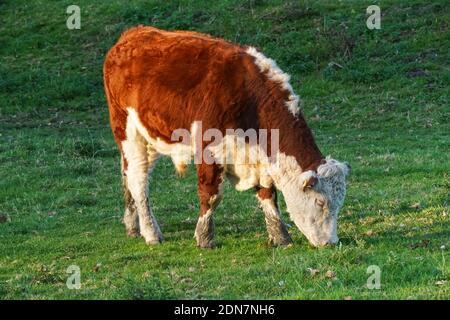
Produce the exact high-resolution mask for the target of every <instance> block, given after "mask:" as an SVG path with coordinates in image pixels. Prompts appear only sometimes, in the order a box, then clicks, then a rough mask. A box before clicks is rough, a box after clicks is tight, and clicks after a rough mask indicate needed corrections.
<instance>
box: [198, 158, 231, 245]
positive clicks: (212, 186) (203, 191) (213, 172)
mask: <svg viewBox="0 0 450 320" xmlns="http://www.w3.org/2000/svg"><path fill="white" fill-rule="evenodd" d="M197 176H198V196H199V200H200V216H199V218H198V222H197V227H196V228H195V239H196V240H197V245H198V246H199V247H200V248H212V247H214V245H215V243H214V221H213V217H212V215H213V213H214V210H215V208H216V207H217V205H218V204H219V202H220V200H221V198H222V190H221V189H222V186H223V180H224V177H223V168H222V167H219V166H218V165H216V164H212V165H208V164H200V165H197Z"/></svg>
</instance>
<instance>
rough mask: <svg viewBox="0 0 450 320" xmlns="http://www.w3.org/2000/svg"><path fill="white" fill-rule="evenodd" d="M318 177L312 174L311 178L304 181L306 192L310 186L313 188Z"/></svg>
mask: <svg viewBox="0 0 450 320" xmlns="http://www.w3.org/2000/svg"><path fill="white" fill-rule="evenodd" d="M317 181H318V180H317V177H315V176H310V177H309V178H307V179H305V181H303V192H305V191H306V190H307V189H308V188H312V187H314V186H315V185H316V184H317Z"/></svg>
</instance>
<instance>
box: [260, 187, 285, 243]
mask: <svg viewBox="0 0 450 320" xmlns="http://www.w3.org/2000/svg"><path fill="white" fill-rule="evenodd" d="M256 197H257V198H258V200H259V203H260V205H261V207H262V209H263V211H264V216H265V220H266V227H267V232H268V233H269V243H270V244H272V245H289V244H291V243H292V239H291V237H290V236H289V233H288V231H287V229H286V226H285V224H284V223H283V221H282V220H281V216H280V210H279V209H278V205H277V193H276V190H275V189H274V188H258V189H257V192H256Z"/></svg>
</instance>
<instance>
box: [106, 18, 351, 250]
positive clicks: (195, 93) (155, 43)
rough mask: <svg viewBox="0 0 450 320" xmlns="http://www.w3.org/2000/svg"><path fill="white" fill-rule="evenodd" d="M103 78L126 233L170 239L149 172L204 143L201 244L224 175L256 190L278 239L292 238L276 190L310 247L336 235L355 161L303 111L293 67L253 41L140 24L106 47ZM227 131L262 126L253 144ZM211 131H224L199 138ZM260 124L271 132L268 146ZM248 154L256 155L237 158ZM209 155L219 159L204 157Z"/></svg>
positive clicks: (209, 238) (181, 159)
mask: <svg viewBox="0 0 450 320" xmlns="http://www.w3.org/2000/svg"><path fill="white" fill-rule="evenodd" d="M104 83H105V90H106V96H107V100H108V105H109V112H110V122H111V128H112V131H113V133H114V137H115V140H116V142H117V144H118V146H119V149H120V153H121V160H122V177H123V185H124V190H125V216H124V223H125V226H126V229H127V232H128V235H130V236H135V235H138V234H139V233H140V234H141V235H142V236H143V237H144V238H145V241H146V242H147V243H148V244H158V243H161V242H162V241H163V237H162V234H161V231H160V228H159V226H158V223H157V222H156V219H155V216H154V214H153V212H152V210H151V208H150V207H149V205H148V172H149V171H151V170H152V168H153V167H154V165H155V163H156V160H157V159H158V157H159V156H160V155H168V156H170V157H171V158H172V160H173V162H174V164H175V167H176V169H177V171H179V172H180V173H182V172H183V171H184V170H185V169H186V167H187V164H188V162H189V161H191V157H194V156H195V154H196V152H194V150H200V154H201V156H200V159H199V160H200V161H197V162H196V169H197V176H198V196H199V200H200V217H199V220H198V223H197V227H196V230H195V238H196V240H197V244H198V246H199V247H202V248H208V247H212V246H213V243H214V242H213V234H214V224H213V219H212V215H213V212H214V209H215V208H216V207H217V205H218V203H219V201H220V199H221V196H222V187H223V183H224V179H225V177H228V178H230V179H229V180H230V181H231V182H232V183H233V184H234V185H235V186H236V188H237V189H238V190H248V189H254V190H255V192H256V196H257V198H258V200H259V202H260V205H261V207H262V209H263V211H264V214H265V221H266V225H267V230H268V233H269V240H270V242H271V243H273V244H276V245H287V244H290V243H291V242H292V240H291V238H290V236H289V234H288V232H287V230H286V227H285V225H284V223H283V222H282V220H281V217H280V211H279V209H278V206H277V197H276V189H278V190H280V191H281V192H282V193H283V196H284V199H285V201H286V205H287V211H288V212H289V214H290V218H291V219H292V220H293V221H294V223H295V224H296V226H297V227H298V228H299V229H300V231H301V232H302V233H303V234H304V235H305V236H306V237H307V238H308V240H309V241H310V243H311V244H312V245H314V246H322V245H326V244H334V243H336V242H337V241H338V237H337V215H338V212H339V210H340V208H341V207H342V204H343V201H344V197H345V191H346V176H347V174H348V172H349V167H348V166H347V165H346V164H345V163H341V162H338V161H336V160H333V159H331V158H324V157H323V156H322V154H321V152H320V150H319V149H318V147H317V145H316V143H315V141H314V138H313V135H312V133H311V131H310V129H309V128H308V126H307V124H306V122H305V120H304V118H303V116H302V115H301V113H300V112H299V110H298V102H299V99H298V97H297V96H296V95H295V94H294V92H293V90H292V87H291V85H290V84H289V75H287V74H285V73H283V72H282V71H281V70H280V69H279V68H278V66H277V65H276V63H275V61H273V60H271V59H269V58H267V57H265V56H264V55H263V54H262V53H261V52H259V51H258V50H256V49H255V48H253V47H246V46H240V45H236V44H232V43H229V42H226V41H224V40H222V39H216V38H213V37H210V36H208V35H204V34H200V33H196V32H188V31H174V32H171V31H170V32H169V31H163V30H158V29H156V28H152V27H142V26H139V27H136V28H132V29H130V30H128V31H126V32H125V33H123V34H122V36H121V37H120V39H119V41H118V42H117V43H116V44H115V45H114V46H113V47H112V48H111V50H110V51H109V52H108V55H107V58H106V61H105V64H104ZM229 129H235V130H239V129H240V130H241V131H243V132H244V133H248V132H253V133H255V132H256V135H257V143H256V144H255V143H253V144H250V142H249V135H246V134H244V136H242V135H233V137H232V134H228V133H227V132H229V131H228V130H229ZM180 130H182V132H185V131H188V132H189V133H190V134H191V141H190V142H192V144H191V143H186V141H183V142H180V135H178V134H175V135H174V133H177V132H178V133H179V132H180ZM183 130H184V131H183ZM208 130H215V133H216V134H217V133H218V134H219V135H214V136H215V138H214V139H211V137H209V139H208V138H206V139H205V138H203V139H200V140H198V139H197V138H195V139H192V136H195V137H197V136H199V135H200V137H202V134H205V133H206V131H208ZM261 130H266V132H268V133H267V134H266V135H267V136H268V140H269V142H268V146H267V147H265V148H263V147H262V146H261V143H260V142H261V141H262V140H263V139H262V134H261ZM174 136H175V138H174ZM218 136H220V137H221V138H217V137H218ZM275 136H276V137H278V139H273V138H274V137H275ZM194 140H195V141H194ZM208 140H209V141H208ZM213 140H214V141H213ZM216 140H217V141H216ZM209 142H214V143H213V145H212V144H211V143H209ZM210 145H211V146H210ZM273 145H276V146H277V148H276V149H275V150H274V148H272V147H273ZM224 146H226V147H228V148H225V149H224V148H223V147H224ZM269 147H270V148H269ZM269 149H270V150H269ZM206 150H208V152H206V153H204V151H206ZM224 150H225V151H224ZM255 150H256V151H258V152H254V151H255ZM243 152H247V153H248V156H247V157H246V158H245V159H247V160H248V161H247V162H239V163H238V162H237V161H236V160H237V158H238V157H239V155H240V154H242V153H243ZM207 154H208V155H209V157H210V158H211V157H212V158H213V159H214V160H215V161H212V162H211V161H202V160H205V157H206V155H207ZM230 155H231V157H230ZM225 158H226V159H225ZM268 159H270V160H268ZM233 160H234V161H233Z"/></svg>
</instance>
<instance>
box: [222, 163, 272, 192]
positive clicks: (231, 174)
mask: <svg viewBox="0 0 450 320" xmlns="http://www.w3.org/2000/svg"><path fill="white" fill-rule="evenodd" d="M225 168H226V173H227V176H228V178H229V180H230V182H231V183H232V184H233V185H234V187H235V188H236V190H238V191H245V190H248V189H251V188H254V187H257V186H261V187H265V188H269V187H270V186H271V185H272V179H271V178H270V176H268V175H267V174H266V173H265V170H264V168H262V167H261V166H260V165H227V166H226V167H225Z"/></svg>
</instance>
